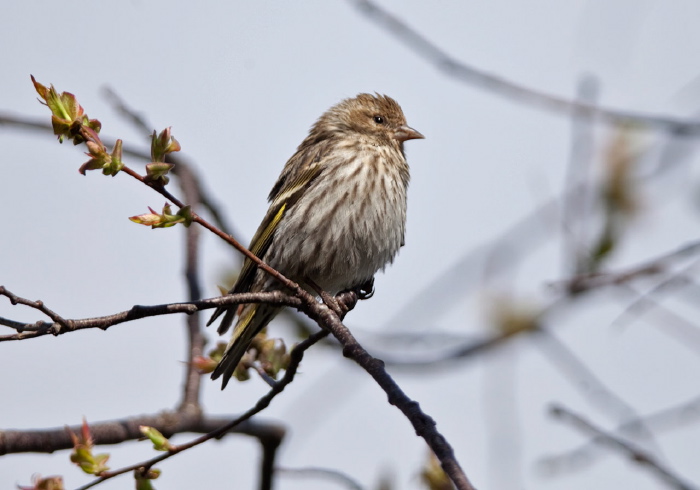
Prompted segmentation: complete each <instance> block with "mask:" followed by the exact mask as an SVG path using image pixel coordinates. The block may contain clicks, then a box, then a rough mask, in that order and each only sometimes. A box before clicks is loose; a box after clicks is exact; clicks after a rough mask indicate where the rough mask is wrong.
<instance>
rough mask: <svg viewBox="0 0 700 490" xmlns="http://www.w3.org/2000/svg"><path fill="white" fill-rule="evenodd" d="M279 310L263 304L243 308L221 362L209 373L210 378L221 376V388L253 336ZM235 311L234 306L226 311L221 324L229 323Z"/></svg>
mask: <svg viewBox="0 0 700 490" xmlns="http://www.w3.org/2000/svg"><path fill="white" fill-rule="evenodd" d="M279 311H280V308H279V307H276V306H270V305H264V304H249V305H246V306H245V307H244V308H243V310H242V311H241V314H240V316H239V318H238V323H236V326H235V327H234V329H233V335H232V336H231V340H230V341H229V343H228V345H227V346H226V351H225V352H224V357H222V358H221V362H219V365H218V366H216V369H214V372H213V373H212V375H211V379H217V378H219V377H220V376H223V380H222V383H221V389H222V390H223V389H224V388H226V385H227V384H228V382H229V380H230V379H231V375H232V374H233V372H234V371H235V370H236V366H238V363H239V362H241V358H242V357H243V355H244V354H245V353H246V351H247V350H248V347H249V346H250V343H251V342H252V341H253V338H254V337H255V336H256V335H257V334H258V333H260V331H261V330H262V329H263V328H265V327H266V326H267V324H268V323H270V322H271V321H272V319H273V318H274V317H275V316H276V315H277V313H279ZM235 312H236V309H235V308H232V309H230V310H228V311H226V315H225V316H224V319H223V321H222V326H223V325H224V324H226V323H228V325H230V324H231V322H232V321H233V317H234V316H235Z"/></svg>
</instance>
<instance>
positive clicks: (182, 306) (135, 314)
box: [0, 286, 302, 342]
mask: <svg viewBox="0 0 700 490" xmlns="http://www.w3.org/2000/svg"><path fill="white" fill-rule="evenodd" d="M0 296H7V297H10V299H11V300H12V297H14V298H16V299H17V300H22V302H21V303H20V302H19V301H17V303H19V304H26V305H27V306H30V307H32V308H36V309H40V308H39V307H38V305H35V304H33V303H37V302H32V301H29V300H25V299H24V298H19V297H18V296H15V295H14V294H13V293H11V292H9V291H8V290H7V289H6V288H4V287H2V286H0ZM241 303H267V304H272V305H278V306H292V307H295V308H299V307H300V306H301V304H302V302H301V300H300V299H299V298H296V297H294V296H290V295H288V294H285V293H283V292H281V291H272V292H260V293H241V294H229V295H226V296H219V297H216V298H209V299H202V300H197V301H189V302H183V303H167V304H162V305H150V306H142V305H135V306H133V307H132V308H131V309H130V310H126V311H122V312H119V313H115V314H113V315H107V316H100V317H95V318H85V319H81V320H65V319H64V320H63V322H64V323H65V325H66V326H67V327H68V328H59V325H58V324H56V323H46V322H41V321H39V322H37V323H34V324H26V323H24V324H21V323H20V322H17V321H14V320H9V321H7V320H4V319H3V318H0V325H5V326H7V327H10V328H14V329H15V330H17V333H16V334H14V335H2V336H0V342H6V341H10V340H23V339H29V338H36V337H41V336H43V335H49V334H51V335H61V334H64V333H67V332H73V331H76V330H84V329H86V328H100V329H102V330H107V329H108V328H109V327H111V326H114V325H118V324H120V323H124V322H130V321H133V320H138V319H140V318H147V317H151V316H159V315H172V314H175V313H186V314H188V315H191V314H193V313H195V312H197V311H200V310H206V309H210V308H217V307H219V306H230V305H238V304H241ZM42 305H43V303H42ZM20 325H21V326H20Z"/></svg>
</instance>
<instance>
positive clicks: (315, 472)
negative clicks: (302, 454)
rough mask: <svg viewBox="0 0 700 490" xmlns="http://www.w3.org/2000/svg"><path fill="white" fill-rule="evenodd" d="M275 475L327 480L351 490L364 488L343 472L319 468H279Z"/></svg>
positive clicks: (276, 469)
mask: <svg viewBox="0 0 700 490" xmlns="http://www.w3.org/2000/svg"><path fill="white" fill-rule="evenodd" d="M275 473H277V474H282V475H285V476H292V477H297V478H323V479H325V480H330V481H334V482H337V483H338V484H340V485H343V486H344V487H346V488H349V489H350V490H363V488H364V487H363V486H362V485H360V483H359V482H357V481H356V480H355V479H354V478H352V477H350V476H348V475H347V474H345V473H343V472H342V471H338V470H332V469H329V468H319V467H316V466H308V467H305V468H279V467H278V468H275Z"/></svg>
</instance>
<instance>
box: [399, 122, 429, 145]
mask: <svg viewBox="0 0 700 490" xmlns="http://www.w3.org/2000/svg"><path fill="white" fill-rule="evenodd" d="M394 138H396V139H397V140H399V141H402V142H403V141H407V140H418V139H423V138H425V136H423V135H422V134H420V133H419V132H418V131H416V130H415V129H413V128H411V127H409V126H405V125H404V126H401V127H399V128H398V129H396V131H394Z"/></svg>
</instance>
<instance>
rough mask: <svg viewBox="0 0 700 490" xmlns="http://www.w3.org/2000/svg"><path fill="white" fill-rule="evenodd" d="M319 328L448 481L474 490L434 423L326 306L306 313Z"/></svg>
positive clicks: (460, 487)
mask: <svg viewBox="0 0 700 490" xmlns="http://www.w3.org/2000/svg"><path fill="white" fill-rule="evenodd" d="M307 314H309V315H310V316H311V317H312V318H313V319H315V320H316V321H317V322H318V323H319V324H320V325H324V326H325V327H327V328H328V329H329V330H330V331H331V333H332V334H333V336H334V337H335V338H336V339H338V341H339V342H340V343H341V344H342V345H343V355H344V356H345V357H348V358H350V359H352V360H353V361H355V362H356V363H357V364H359V365H360V366H361V367H362V368H363V369H364V370H365V371H367V372H368V373H369V375H370V376H372V378H374V380H375V381H376V382H377V384H378V385H379V386H380V387H381V388H382V389H383V390H384V392H385V393H386V394H387V397H388V401H389V403H390V404H391V405H394V406H395V407H396V408H398V409H399V410H401V412H402V413H403V414H404V415H405V416H406V418H408V420H409V421H410V422H411V424H412V425H413V428H414V429H415V431H416V435H418V436H420V437H422V438H423V439H424V440H425V442H426V443H427V444H428V446H429V447H430V449H432V451H433V452H434V453H435V456H436V457H437V458H438V459H439V460H440V464H441V466H442V469H443V470H444V471H445V473H446V474H447V475H448V476H449V477H450V480H452V482H453V483H454V484H455V486H456V487H457V489H458V490H474V487H473V486H472V484H471V483H470V481H469V479H468V478H467V475H466V474H465V473H464V470H463V469H462V467H461V466H460V464H459V462H458V461H457V459H456V458H455V455H454V451H453V449H452V446H450V444H449V443H448V442H447V439H445V437H444V436H443V435H442V434H441V433H440V432H439V431H438V430H437V427H436V424H435V421H434V420H433V419H432V418H431V417H430V416H428V415H427V414H426V413H424V412H423V411H422V410H421V408H420V406H419V405H418V403H417V402H415V401H413V400H411V399H410V398H409V397H408V396H406V394H405V393H404V392H403V390H402V389H401V388H400V387H399V385H397V384H396V382H395V381H394V379H393V378H392V377H391V376H390V375H389V373H387V371H386V369H385V368H384V362H382V361H381V360H380V359H377V358H374V357H372V356H371V355H370V354H369V353H368V352H367V351H366V350H365V349H364V348H363V347H362V346H361V345H360V344H359V343H358V342H357V340H356V339H355V337H353V335H352V334H351V333H350V330H348V328H347V327H346V326H345V325H343V323H342V322H341V321H340V319H339V318H338V317H337V316H336V315H335V314H334V313H333V311H332V310H331V309H330V308H328V307H326V306H325V305H319V304H316V305H315V307H313V308H309V311H307Z"/></svg>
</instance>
